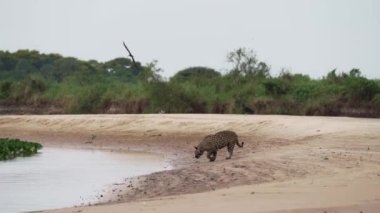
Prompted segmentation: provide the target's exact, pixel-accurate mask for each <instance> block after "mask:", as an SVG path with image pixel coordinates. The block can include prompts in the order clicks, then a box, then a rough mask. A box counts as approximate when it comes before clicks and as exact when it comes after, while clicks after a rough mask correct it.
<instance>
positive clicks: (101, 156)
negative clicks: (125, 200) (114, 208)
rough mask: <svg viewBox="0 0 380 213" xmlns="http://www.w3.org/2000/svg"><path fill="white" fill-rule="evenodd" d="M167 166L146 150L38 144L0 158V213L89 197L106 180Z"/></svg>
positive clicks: (69, 203) (73, 202) (58, 205)
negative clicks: (34, 150) (23, 154)
mask: <svg viewBox="0 0 380 213" xmlns="http://www.w3.org/2000/svg"><path fill="white" fill-rule="evenodd" d="M168 167H169V165H168V164H167V163H165V162H164V160H163V158H159V157H158V156H153V155H148V154H147V155H145V154H128V153H116V152H106V151H89V150H73V149H53V148H44V149H43V150H42V151H41V152H40V153H39V154H37V155H35V156H33V157H27V158H16V159H15V160H12V161H2V162H0V212H1V213H8V212H25V211H36V210H42V209H52V208H62V207H70V206H74V205H80V204H81V203H89V202H95V201H96V198H95V195H97V193H100V192H101V191H102V190H103V189H105V188H106V187H107V185H109V184H112V183H115V182H121V181H122V180H123V179H124V178H126V177H132V176H137V175H143V174H148V173H152V172H155V171H160V170H165V169H168Z"/></svg>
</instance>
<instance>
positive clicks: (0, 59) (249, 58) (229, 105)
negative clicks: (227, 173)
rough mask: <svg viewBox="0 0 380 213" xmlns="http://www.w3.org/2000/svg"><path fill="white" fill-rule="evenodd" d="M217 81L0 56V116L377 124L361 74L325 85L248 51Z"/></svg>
mask: <svg viewBox="0 0 380 213" xmlns="http://www.w3.org/2000/svg"><path fill="white" fill-rule="evenodd" d="M227 59H228V61H229V62H230V63H231V64H232V65H233V68H232V69H230V70H229V71H228V72H226V73H224V74H221V73H219V72H217V71H215V70H214V69H212V68H206V67H190V68H187V69H184V70H181V71H178V72H177V73H176V74H175V75H174V76H173V77H171V78H170V79H168V80H165V79H163V78H162V77H161V76H160V73H159V71H160V70H159V69H158V68H157V67H156V63H155V62H152V63H149V64H145V65H142V64H141V63H137V67H135V66H133V64H132V62H131V60H129V59H127V58H116V59H114V60H110V61H107V62H104V63H101V62H98V61H95V60H90V61H82V60H79V59H76V58H72V57H62V56H61V55H58V54H41V53H39V52H37V51H29V50H19V51H17V52H13V53H11V52H5V51H0V113H42V114H48V113H158V112H165V113H236V114H287V115H331V116H363V117H380V81H379V80H371V79H367V78H365V77H364V76H362V75H361V72H360V70H358V69H352V70H349V71H346V72H339V73H338V72H337V71H336V70H332V71H330V72H328V73H327V74H326V76H324V77H323V78H322V79H311V78H310V77H309V76H307V75H303V74H293V73H291V72H289V71H286V70H282V71H281V73H280V74H279V75H278V76H271V74H270V66H268V65H267V64H266V63H264V62H261V61H259V60H258V59H257V57H256V56H255V55H254V54H253V52H252V51H250V50H247V49H244V48H240V49H237V50H234V51H232V52H231V53H229V54H228V55H227Z"/></svg>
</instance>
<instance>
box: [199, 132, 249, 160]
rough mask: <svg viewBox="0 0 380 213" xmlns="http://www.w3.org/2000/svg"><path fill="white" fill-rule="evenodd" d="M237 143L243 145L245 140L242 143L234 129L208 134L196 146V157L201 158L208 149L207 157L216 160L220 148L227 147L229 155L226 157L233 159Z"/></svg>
mask: <svg viewBox="0 0 380 213" xmlns="http://www.w3.org/2000/svg"><path fill="white" fill-rule="evenodd" d="M235 144H236V145H238V147H243V145H244V142H241V144H240V143H239V140H238V136H237V134H236V133H235V132H233V131H229V130H226V131H220V132H217V133H216V134H214V135H207V136H206V137H205V138H204V139H203V140H202V141H201V142H200V143H199V145H198V146H196V147H195V153H194V154H195V158H200V157H201V156H202V155H203V153H204V152H205V151H206V152H207V158H208V159H209V160H210V161H214V160H215V159H216V155H217V152H218V150H219V149H222V148H224V147H227V150H228V153H229V156H228V157H227V158H226V159H231V157H232V154H233V152H234V147H235Z"/></svg>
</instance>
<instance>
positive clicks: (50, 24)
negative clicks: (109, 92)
mask: <svg viewBox="0 0 380 213" xmlns="http://www.w3.org/2000/svg"><path fill="white" fill-rule="evenodd" d="M379 38H380V1H376V0H134V1H132V0H102V1H101V0H0V49H1V50H9V51H15V50H18V49H35V50H39V51H40V52H43V53H59V54H62V55H64V56H74V57H78V58H80V59H85V60H88V59H96V60H99V61H106V60H110V59H113V58H116V57H121V56H122V57H124V56H126V52H125V50H124V49H123V47H122V43H121V42H122V41H123V40H124V41H125V42H126V43H127V45H128V46H129V48H130V49H131V50H132V52H133V53H134V55H135V56H136V59H137V60H139V61H141V62H142V63H147V62H150V61H152V60H154V59H157V60H158V65H159V67H161V68H162V69H163V70H164V73H163V75H164V76H171V75H173V74H174V73H175V72H177V71H179V70H180V69H183V68H186V67H189V66H208V67H211V68H215V69H217V70H219V71H222V70H223V69H225V68H228V67H229V65H228V64H227V62H226V55H227V53H228V52H229V51H231V50H234V49H236V48H239V47H246V48H251V49H253V50H254V51H255V52H256V53H257V56H258V58H259V59H260V60H263V61H265V62H267V63H268V64H269V65H271V67H272V73H273V74H277V73H278V71H279V70H280V69H281V68H287V69H290V70H292V72H295V73H305V74H309V75H311V76H312V77H320V76H322V75H325V74H326V73H327V72H328V71H330V70H332V69H334V68H337V69H338V70H339V71H342V70H346V71H348V70H350V69H351V68H353V67H356V68H359V69H360V70H361V71H362V73H363V74H364V75H365V76H367V77H370V78H380V39H379Z"/></svg>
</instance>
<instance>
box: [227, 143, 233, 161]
mask: <svg viewBox="0 0 380 213" xmlns="http://www.w3.org/2000/svg"><path fill="white" fill-rule="evenodd" d="M234 145H235V144H232V145H228V147H227V149H228V154H229V156H228V157H226V159H231V157H232V154H233V152H234V147H235V146H234Z"/></svg>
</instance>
